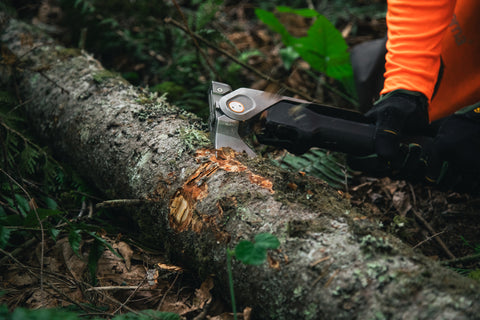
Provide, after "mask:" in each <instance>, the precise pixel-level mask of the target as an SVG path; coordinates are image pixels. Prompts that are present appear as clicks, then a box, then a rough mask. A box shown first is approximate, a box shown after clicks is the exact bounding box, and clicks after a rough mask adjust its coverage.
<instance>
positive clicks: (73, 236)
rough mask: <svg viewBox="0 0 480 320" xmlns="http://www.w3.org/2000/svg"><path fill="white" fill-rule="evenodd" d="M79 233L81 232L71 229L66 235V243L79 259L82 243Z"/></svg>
mask: <svg viewBox="0 0 480 320" xmlns="http://www.w3.org/2000/svg"><path fill="white" fill-rule="evenodd" d="M81 232H82V230H78V229H71V230H70V232H69V233H68V242H69V243H70V246H71V247H72V250H73V252H75V254H76V255H77V256H79V257H80V252H79V250H80V243H81V241H82V236H81V235H80V233H81Z"/></svg>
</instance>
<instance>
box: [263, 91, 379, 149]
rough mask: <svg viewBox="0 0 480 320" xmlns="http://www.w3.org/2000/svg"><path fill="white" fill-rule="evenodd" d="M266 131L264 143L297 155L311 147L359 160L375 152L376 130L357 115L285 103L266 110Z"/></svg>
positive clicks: (320, 106)
mask: <svg viewBox="0 0 480 320" xmlns="http://www.w3.org/2000/svg"><path fill="white" fill-rule="evenodd" d="M265 129H266V130H265V131H266V134H265V135H264V136H263V137H260V139H259V140H260V142H261V143H265V144H271V145H276V146H279V147H283V148H286V149H287V150H289V151H291V152H293V153H297V154H300V153H304V152H306V151H308V149H310V148H311V147H320V148H325V149H329V150H332V151H339V152H343V153H348V154H351V155H357V156H361V155H368V154H372V153H374V152H375V149H374V139H375V130H376V129H375V126H374V125H373V124H371V123H369V122H368V121H367V119H366V118H365V117H364V116H363V115H362V114H360V113H358V112H355V111H349V110H345V109H340V108H334V107H330V106H324V105H318V104H310V103H305V104H299V103H295V102H292V101H288V100H282V101H280V102H278V103H276V104H274V105H272V106H271V107H270V108H268V109H267V114H266V119H265Z"/></svg>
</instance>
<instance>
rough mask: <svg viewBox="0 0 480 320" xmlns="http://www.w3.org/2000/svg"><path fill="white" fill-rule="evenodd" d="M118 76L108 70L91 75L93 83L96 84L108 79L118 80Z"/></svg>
mask: <svg viewBox="0 0 480 320" xmlns="http://www.w3.org/2000/svg"><path fill="white" fill-rule="evenodd" d="M119 77H120V76H119V75H118V74H117V73H114V72H112V71H109V70H100V71H98V72H96V73H94V74H93V81H95V82H96V83H98V84H101V83H103V82H105V81H106V80H108V79H112V78H119Z"/></svg>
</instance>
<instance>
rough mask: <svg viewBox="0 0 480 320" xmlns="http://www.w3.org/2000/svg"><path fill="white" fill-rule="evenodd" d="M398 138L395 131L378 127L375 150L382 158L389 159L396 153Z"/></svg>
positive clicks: (398, 143)
mask: <svg viewBox="0 0 480 320" xmlns="http://www.w3.org/2000/svg"><path fill="white" fill-rule="evenodd" d="M399 148H400V138H399V136H398V134H397V133H396V132H395V131H392V130H385V129H379V130H377V134H376V137H375V150H376V151H377V153H378V155H379V156H380V157H382V158H384V159H387V160H391V159H394V158H395V157H396V156H397V155H398V151H399Z"/></svg>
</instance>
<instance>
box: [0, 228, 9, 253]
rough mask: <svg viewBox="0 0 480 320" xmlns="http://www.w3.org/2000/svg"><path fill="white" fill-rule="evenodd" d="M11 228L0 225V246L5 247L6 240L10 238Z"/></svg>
mask: <svg viewBox="0 0 480 320" xmlns="http://www.w3.org/2000/svg"><path fill="white" fill-rule="evenodd" d="M10 233H11V230H10V229H8V228H6V227H5V226H3V225H0V248H2V249H3V248H5V247H6V246H7V244H8V240H9V239H10Z"/></svg>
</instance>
